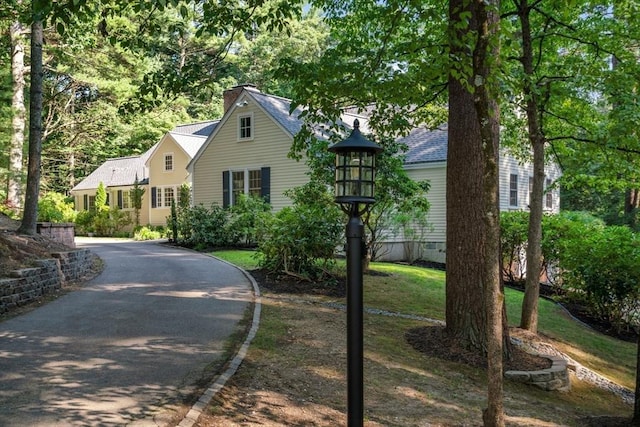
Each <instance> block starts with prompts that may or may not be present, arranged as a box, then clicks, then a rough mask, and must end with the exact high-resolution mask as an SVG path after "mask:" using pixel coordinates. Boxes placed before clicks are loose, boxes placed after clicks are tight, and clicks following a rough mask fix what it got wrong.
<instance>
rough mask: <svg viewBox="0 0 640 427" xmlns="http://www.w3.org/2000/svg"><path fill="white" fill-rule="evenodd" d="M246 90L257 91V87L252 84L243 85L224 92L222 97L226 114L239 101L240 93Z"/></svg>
mask: <svg viewBox="0 0 640 427" xmlns="http://www.w3.org/2000/svg"><path fill="white" fill-rule="evenodd" d="M245 88H247V89H253V90H257V87H256V85H254V84H252V83H242V84H240V85H238V86H234V87H232V88H231V89H227V90H225V91H224V92H223V94H222V97H223V99H224V112H225V114H226V112H227V111H229V109H230V108H231V107H233V103H234V102H236V99H238V96H240V93H242V90H243V89H245Z"/></svg>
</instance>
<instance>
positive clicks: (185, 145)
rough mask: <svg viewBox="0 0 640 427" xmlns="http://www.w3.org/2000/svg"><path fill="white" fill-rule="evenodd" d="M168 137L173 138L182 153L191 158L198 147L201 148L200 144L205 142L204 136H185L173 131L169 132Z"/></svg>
mask: <svg viewBox="0 0 640 427" xmlns="http://www.w3.org/2000/svg"><path fill="white" fill-rule="evenodd" d="M169 135H171V136H172V137H173V139H174V140H175V141H176V143H177V144H178V145H179V146H180V147H182V149H183V150H184V152H185V153H187V154H188V155H189V157H191V158H193V156H195V155H196V153H197V152H198V150H199V149H200V147H202V144H204V142H205V141H206V140H207V137H206V136H199V135H185V134H182V133H178V132H174V131H171V132H169Z"/></svg>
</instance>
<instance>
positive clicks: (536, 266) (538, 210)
mask: <svg viewBox="0 0 640 427" xmlns="http://www.w3.org/2000/svg"><path fill="white" fill-rule="evenodd" d="M530 10H531V9H530V7H529V4H528V0H521V1H520V5H519V7H518V12H519V17H520V24H521V26H522V66H523V69H524V74H525V80H524V95H525V99H526V100H527V101H526V107H525V108H526V112H527V124H528V132H529V141H530V143H531V148H532V150H533V186H532V189H531V195H530V200H529V231H528V239H527V255H526V256H527V277H526V282H525V289H524V299H523V300H522V317H521V320H520V327H521V328H523V329H527V330H529V331H531V332H534V333H537V332H538V299H539V296H540V270H541V268H542V204H543V195H544V194H543V193H544V180H545V175H544V144H545V141H544V136H543V135H542V130H541V124H540V117H539V114H538V111H539V105H538V97H537V96H536V92H535V90H534V88H533V78H534V65H533V45H532V42H531V25H530V22H529V13H530Z"/></svg>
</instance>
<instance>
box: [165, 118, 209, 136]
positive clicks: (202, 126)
mask: <svg viewBox="0 0 640 427" xmlns="http://www.w3.org/2000/svg"><path fill="white" fill-rule="evenodd" d="M218 123H220V120H209V121H206V122H200V123H187V124H184V125H178V126H176V127H175V128H173V130H172V131H171V132H177V133H182V134H185V135H197V136H204V137H205V138H206V137H207V136H209V135H211V132H213V130H214V129H215V128H216V126H218Z"/></svg>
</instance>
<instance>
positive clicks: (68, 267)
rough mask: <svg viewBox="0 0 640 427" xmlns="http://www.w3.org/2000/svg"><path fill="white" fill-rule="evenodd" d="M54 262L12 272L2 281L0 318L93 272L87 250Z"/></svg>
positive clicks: (56, 257) (62, 254)
mask: <svg viewBox="0 0 640 427" xmlns="http://www.w3.org/2000/svg"><path fill="white" fill-rule="evenodd" d="M52 256H53V258H52V259H45V260H40V261H37V262H36V264H37V265H38V267H32V268H23V269H20V270H14V271H11V272H10V274H9V277H8V278H0V314H2V313H6V312H8V311H9V310H11V309H13V308H15V307H19V306H22V305H25V304H28V303H30V302H32V301H35V300H37V299H39V298H41V297H43V296H45V295H47V294H50V293H52V292H55V291H56V290H59V289H60V288H62V286H63V285H64V284H65V283H66V282H69V281H73V280H77V279H79V278H81V277H82V276H84V275H86V274H87V273H88V272H89V270H90V269H91V266H92V263H93V255H92V254H91V252H89V250H88V249H80V250H75V251H69V252H60V253H54V254H52Z"/></svg>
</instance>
